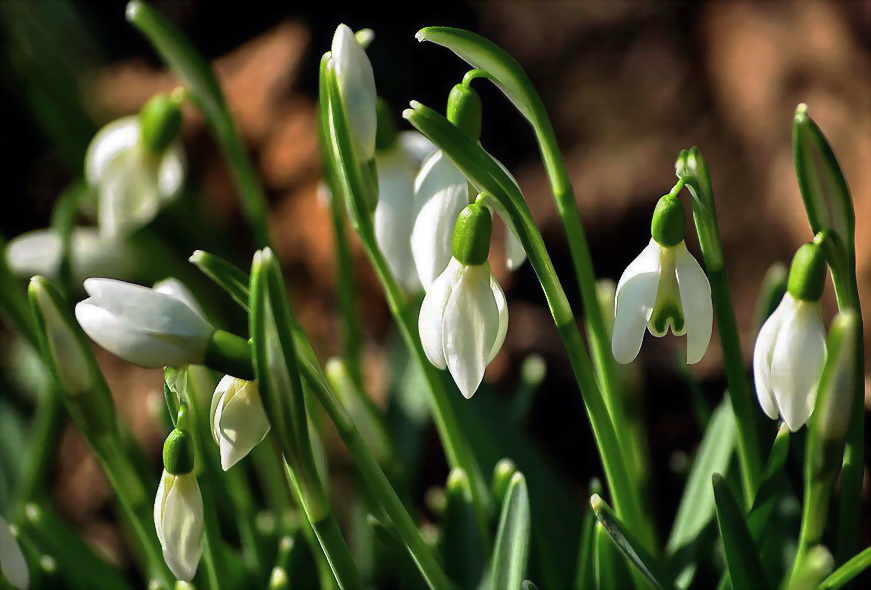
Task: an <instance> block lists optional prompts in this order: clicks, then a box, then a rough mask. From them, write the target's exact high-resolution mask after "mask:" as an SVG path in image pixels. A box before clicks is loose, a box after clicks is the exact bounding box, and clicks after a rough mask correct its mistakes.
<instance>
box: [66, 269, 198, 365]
mask: <svg viewBox="0 0 871 590" xmlns="http://www.w3.org/2000/svg"><path fill="white" fill-rule="evenodd" d="M84 285H85V290H86V291H87V292H88V294H89V295H90V297H89V298H88V299H85V300H84V301H82V302H80V303H79V304H78V305H76V319H77V320H78V322H79V324H80V325H81V326H82V329H83V330H84V331H85V333H86V334H87V335H88V336H90V337H91V338H92V339H93V340H94V341H95V342H97V344H99V345H100V346H102V347H103V348H105V349H106V350H108V351H109V352H111V353H113V354H115V355H117V356H120V357H121V358H123V359H126V360H128V361H130V362H132V363H135V364H137V365H141V366H143V367H150V368H160V367H166V366H177V365H187V364H202V362H203V359H204V357H205V353H206V348H207V346H208V343H209V340H210V338H211V336H212V334H214V332H215V328H214V327H213V326H212V325H211V324H210V323H209V322H208V321H206V320H205V319H204V318H203V317H202V316H201V315H200V314H199V313H198V312H197V311H195V310H193V309H191V307H189V306H188V304H187V303H186V302H184V301H183V300H180V299H177V298H176V297H174V296H173V295H170V294H167V293H161V292H159V291H156V290H154V289H148V288H146V287H141V286H139V285H133V284H130V283H124V282H122V281H116V280H112V279H88V280H86V281H85V283H84Z"/></svg>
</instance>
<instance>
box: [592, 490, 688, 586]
mask: <svg viewBox="0 0 871 590" xmlns="http://www.w3.org/2000/svg"><path fill="white" fill-rule="evenodd" d="M590 506H591V507H592V508H593V512H595V513H596V518H597V519H598V521H599V523H600V524H601V525H602V527H604V529H605V532H607V533H608V536H609V537H611V540H612V541H614V543H615V544H616V545H617V548H618V549H620V551H621V552H622V553H623V555H625V556H626V558H627V559H628V560H629V562H630V563H632V565H634V566H635V567H636V568H637V569H638V571H640V572H641V573H642V574H643V575H644V577H645V578H647V580H648V581H650V583H651V584H653V585H654V586H656V587H657V588H663V589H670V588H674V587H675V586H674V582H672V580H671V579H670V578H669V576H668V575H667V574H666V572H665V570H664V569H663V568H662V567H661V566H660V564H659V563H657V562H656V560H655V559H654V558H653V556H652V555H650V553H648V552H647V550H646V549H644V546H643V545H642V544H641V543H640V542H639V541H638V539H637V538H636V537H635V535H634V534H632V533H631V532H630V530H629V529H628V527H627V526H626V524H624V523H622V522H620V519H618V518H617V515H616V514H615V513H614V511H613V510H612V509H611V507H610V506H608V504H606V503H605V501H604V500H603V499H602V498H601V496H599V495H598V494H594V495H593V496H592V497H591V498H590Z"/></svg>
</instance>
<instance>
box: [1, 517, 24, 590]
mask: <svg viewBox="0 0 871 590" xmlns="http://www.w3.org/2000/svg"><path fill="white" fill-rule="evenodd" d="M0 571H2V572H3V575H4V576H5V577H6V579H7V580H9V583H10V584H12V585H13V586H14V587H15V588H18V590H27V588H29V587H30V571H29V570H28V569H27V561H26V560H25V559H24V553H23V552H22V551H21V546H19V544H18V539H16V538H15V537H14V536H13V535H12V530H11V529H10V528H9V523H8V522H6V519H4V518H3V517H2V516H0Z"/></svg>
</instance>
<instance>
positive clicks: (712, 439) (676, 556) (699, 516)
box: [666, 399, 736, 588]
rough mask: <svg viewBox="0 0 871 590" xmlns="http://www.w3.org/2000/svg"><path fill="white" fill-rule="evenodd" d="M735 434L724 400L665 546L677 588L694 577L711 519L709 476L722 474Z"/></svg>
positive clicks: (702, 444) (712, 421)
mask: <svg viewBox="0 0 871 590" xmlns="http://www.w3.org/2000/svg"><path fill="white" fill-rule="evenodd" d="M735 435H736V432H735V415H734V414H733V413H732V407H731V405H730V404H729V402H728V401H727V400H725V399H724V400H723V401H722V402H720V405H719V406H718V407H717V409H716V410H715V411H714V413H713V415H712V417H711V421H710V423H709V424H708V428H707V430H706V431H705V435H704V438H702V442H701V445H700V446H699V450H698V451H697V453H696V458H695V461H693V466H692V469H691V470H690V475H689V479H688V480H687V484H686V486H685V487H684V493H683V496H682V497H681V501H680V506H679V507H678V510H677V516H675V519H674V524H673V525H672V529H671V534H670V535H669V538H668V543H667V545H666V553H667V555H668V556H669V559H670V564H671V570H672V571H673V572H675V575H676V576H677V578H676V584H677V586H678V587H679V588H686V587H688V586H689V585H690V583H691V582H692V579H693V577H694V575H695V571H696V560H697V558H698V553H699V549H700V545H701V543H702V541H703V540H704V539H703V537H704V535H703V533H704V531H705V529H706V528H707V526H708V525H709V524H710V523H711V521H712V520H713V518H714V510H715V509H714V493H713V490H712V489H711V485H710V481H711V476H712V475H713V474H714V473H718V472H719V473H722V472H724V471H726V467H727V466H728V465H729V459H730V458H731V456H732V451H733V450H734V447H735Z"/></svg>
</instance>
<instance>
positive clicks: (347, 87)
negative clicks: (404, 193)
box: [331, 25, 378, 164]
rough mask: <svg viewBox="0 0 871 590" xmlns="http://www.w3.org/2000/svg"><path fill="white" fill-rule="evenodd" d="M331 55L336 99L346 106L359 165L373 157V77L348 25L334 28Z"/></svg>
mask: <svg viewBox="0 0 871 590" xmlns="http://www.w3.org/2000/svg"><path fill="white" fill-rule="evenodd" d="M331 53H332V56H331V62H332V65H333V68H335V72H336V82H337V84H338V86H339V95H340V96H341V98H342V103H343V104H344V105H345V112H346V114H347V116H348V124H349V125H350V127H351V135H352V136H353V140H354V153H355V154H356V155H357V159H358V160H359V161H360V163H361V164H362V163H365V162H368V161H369V160H371V159H372V158H373V157H374V156H375V129H376V127H377V116H376V111H375V109H376V104H377V100H378V95H377V93H376V91H375V74H374V73H373V72H372V64H371V63H370V62H369V58H368V57H367V56H366V52H365V51H364V50H363V47H362V46H361V45H360V42H359V41H358V40H357V37H356V36H355V35H354V32H353V31H352V30H351V29H350V28H348V26H347V25H339V26H338V27H337V28H336V33H335V35H333V44H332V47H331Z"/></svg>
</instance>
